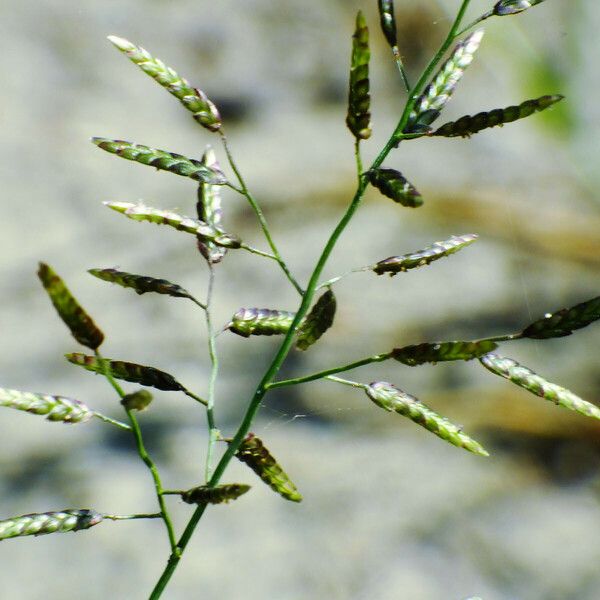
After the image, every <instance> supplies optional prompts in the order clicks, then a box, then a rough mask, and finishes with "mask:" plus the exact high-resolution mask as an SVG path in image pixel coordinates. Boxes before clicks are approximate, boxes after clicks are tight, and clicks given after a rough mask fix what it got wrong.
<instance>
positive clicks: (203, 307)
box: [188, 296, 206, 310]
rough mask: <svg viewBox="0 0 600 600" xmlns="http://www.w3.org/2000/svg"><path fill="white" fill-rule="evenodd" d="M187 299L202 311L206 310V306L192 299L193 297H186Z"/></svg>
mask: <svg viewBox="0 0 600 600" xmlns="http://www.w3.org/2000/svg"><path fill="white" fill-rule="evenodd" d="M188 298H189V299H190V300H191V301H192V302H193V303H194V304H197V305H198V306H199V307H200V308H201V309H202V310H206V304H204V302H200V300H197V299H196V298H194V296H188Z"/></svg>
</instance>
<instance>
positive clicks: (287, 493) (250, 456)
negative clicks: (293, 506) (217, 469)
mask: <svg viewBox="0 0 600 600" xmlns="http://www.w3.org/2000/svg"><path fill="white" fill-rule="evenodd" d="M235 455H236V457H237V458H239V459H240V460H241V461H242V462H243V463H246V464H247V465H248V466H249V467H250V468H251V469H252V470H253V471H254V472H255V473H256V474H257V475H258V476H259V477H260V478H261V479H262V480H263V481H264V482H265V483H266V484H267V485H268V486H269V487H270V488H271V489H272V490H273V491H275V492H277V493H278V494H279V495H280V496H283V497H284V498H285V499H286V500H291V501H292V502H301V501H302V496H301V495H300V492H298V490H297V488H296V486H295V485H294V484H293V483H292V481H291V479H290V478H289V477H288V475H287V473H286V472H285V471H284V470H283V469H282V468H281V467H280V466H279V464H278V463H277V461H276V460H275V458H274V457H273V455H272V454H271V453H270V452H269V451H268V450H267V448H265V446H264V444H263V443H262V440H260V439H259V438H257V437H256V436H255V435H254V434H253V433H249V434H248V435H247V436H246V438H245V439H244V441H243V442H242V443H241V445H240V447H239V448H238V451H237V452H236V453H235Z"/></svg>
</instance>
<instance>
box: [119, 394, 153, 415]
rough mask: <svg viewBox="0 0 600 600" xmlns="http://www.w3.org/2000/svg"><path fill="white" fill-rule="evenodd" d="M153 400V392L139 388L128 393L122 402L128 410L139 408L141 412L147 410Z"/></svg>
mask: <svg viewBox="0 0 600 600" xmlns="http://www.w3.org/2000/svg"><path fill="white" fill-rule="evenodd" d="M151 402H152V394H151V393H150V392H149V391H148V390H138V391H137V392H132V393H131V394H126V395H125V396H123V399H122V400H121V404H122V405H123V406H124V407H125V409H126V410H137V411H138V412H141V411H142V410H146V409H147V408H148V406H150V403H151Z"/></svg>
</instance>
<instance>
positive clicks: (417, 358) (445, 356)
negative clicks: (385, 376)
mask: <svg viewBox="0 0 600 600" xmlns="http://www.w3.org/2000/svg"><path fill="white" fill-rule="evenodd" d="M497 347H498V344H496V343H495V342H492V341H490V340H482V341H479V342H432V343H427V344H416V345H414V346H404V348H394V349H393V350H392V353H391V357H392V358H393V359H394V360H397V361H399V362H401V363H404V364H405V365H408V366H409V367H415V366H417V365H422V364H424V363H437V362H444V361H450V360H471V359H473V358H479V357H480V356H483V355H484V354H487V353H488V352H491V351H492V350H495V349H496V348H497Z"/></svg>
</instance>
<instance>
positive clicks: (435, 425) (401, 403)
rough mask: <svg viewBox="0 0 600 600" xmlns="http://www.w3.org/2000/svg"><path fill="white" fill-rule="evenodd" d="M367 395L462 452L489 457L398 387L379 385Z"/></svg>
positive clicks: (472, 441)
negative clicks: (462, 449)
mask: <svg viewBox="0 0 600 600" xmlns="http://www.w3.org/2000/svg"><path fill="white" fill-rule="evenodd" d="M365 391H366V393H367V396H368V397H369V398H370V399H371V400H372V401H373V402H374V403H375V404H377V406H380V407H381V408H383V409H385V410H387V411H389V412H397V413H398V414H400V415H402V416H404V417H408V418H409V419H410V420H411V421H414V422H415V423H417V424H418V425H421V427H424V428H425V429H427V430H428V431H431V432H432V433H434V434H435V435H437V436H438V437H440V438H442V439H443V440H445V441H446V442H450V443H451V444H454V445H455V446H458V447H459V448H464V449H465V450H468V451H469V452H473V453H474V454H479V455H480V456H489V454H488V452H487V451H486V450H485V449H484V448H483V447H482V446H481V445H480V444H479V443H478V442H476V441H475V440H473V439H472V438H470V437H469V436H468V435H465V434H464V433H463V432H462V431H461V429H460V427H457V426H456V425H454V424H453V423H451V422H450V421H448V420H447V419H445V418H444V417H441V416H440V415H438V414H437V413H435V412H434V411H432V410H431V409H430V408H429V407H427V406H425V405H424V404H423V403H422V402H420V401H419V400H418V399H417V398H415V397H414V396H411V395H410V394H407V393H406V392H403V391H402V390H401V389H399V388H397V387H396V386H395V385H393V384H391V383H387V382H385V381H377V382H375V383H371V384H370V385H369V386H368V387H367V388H366V390H365Z"/></svg>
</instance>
